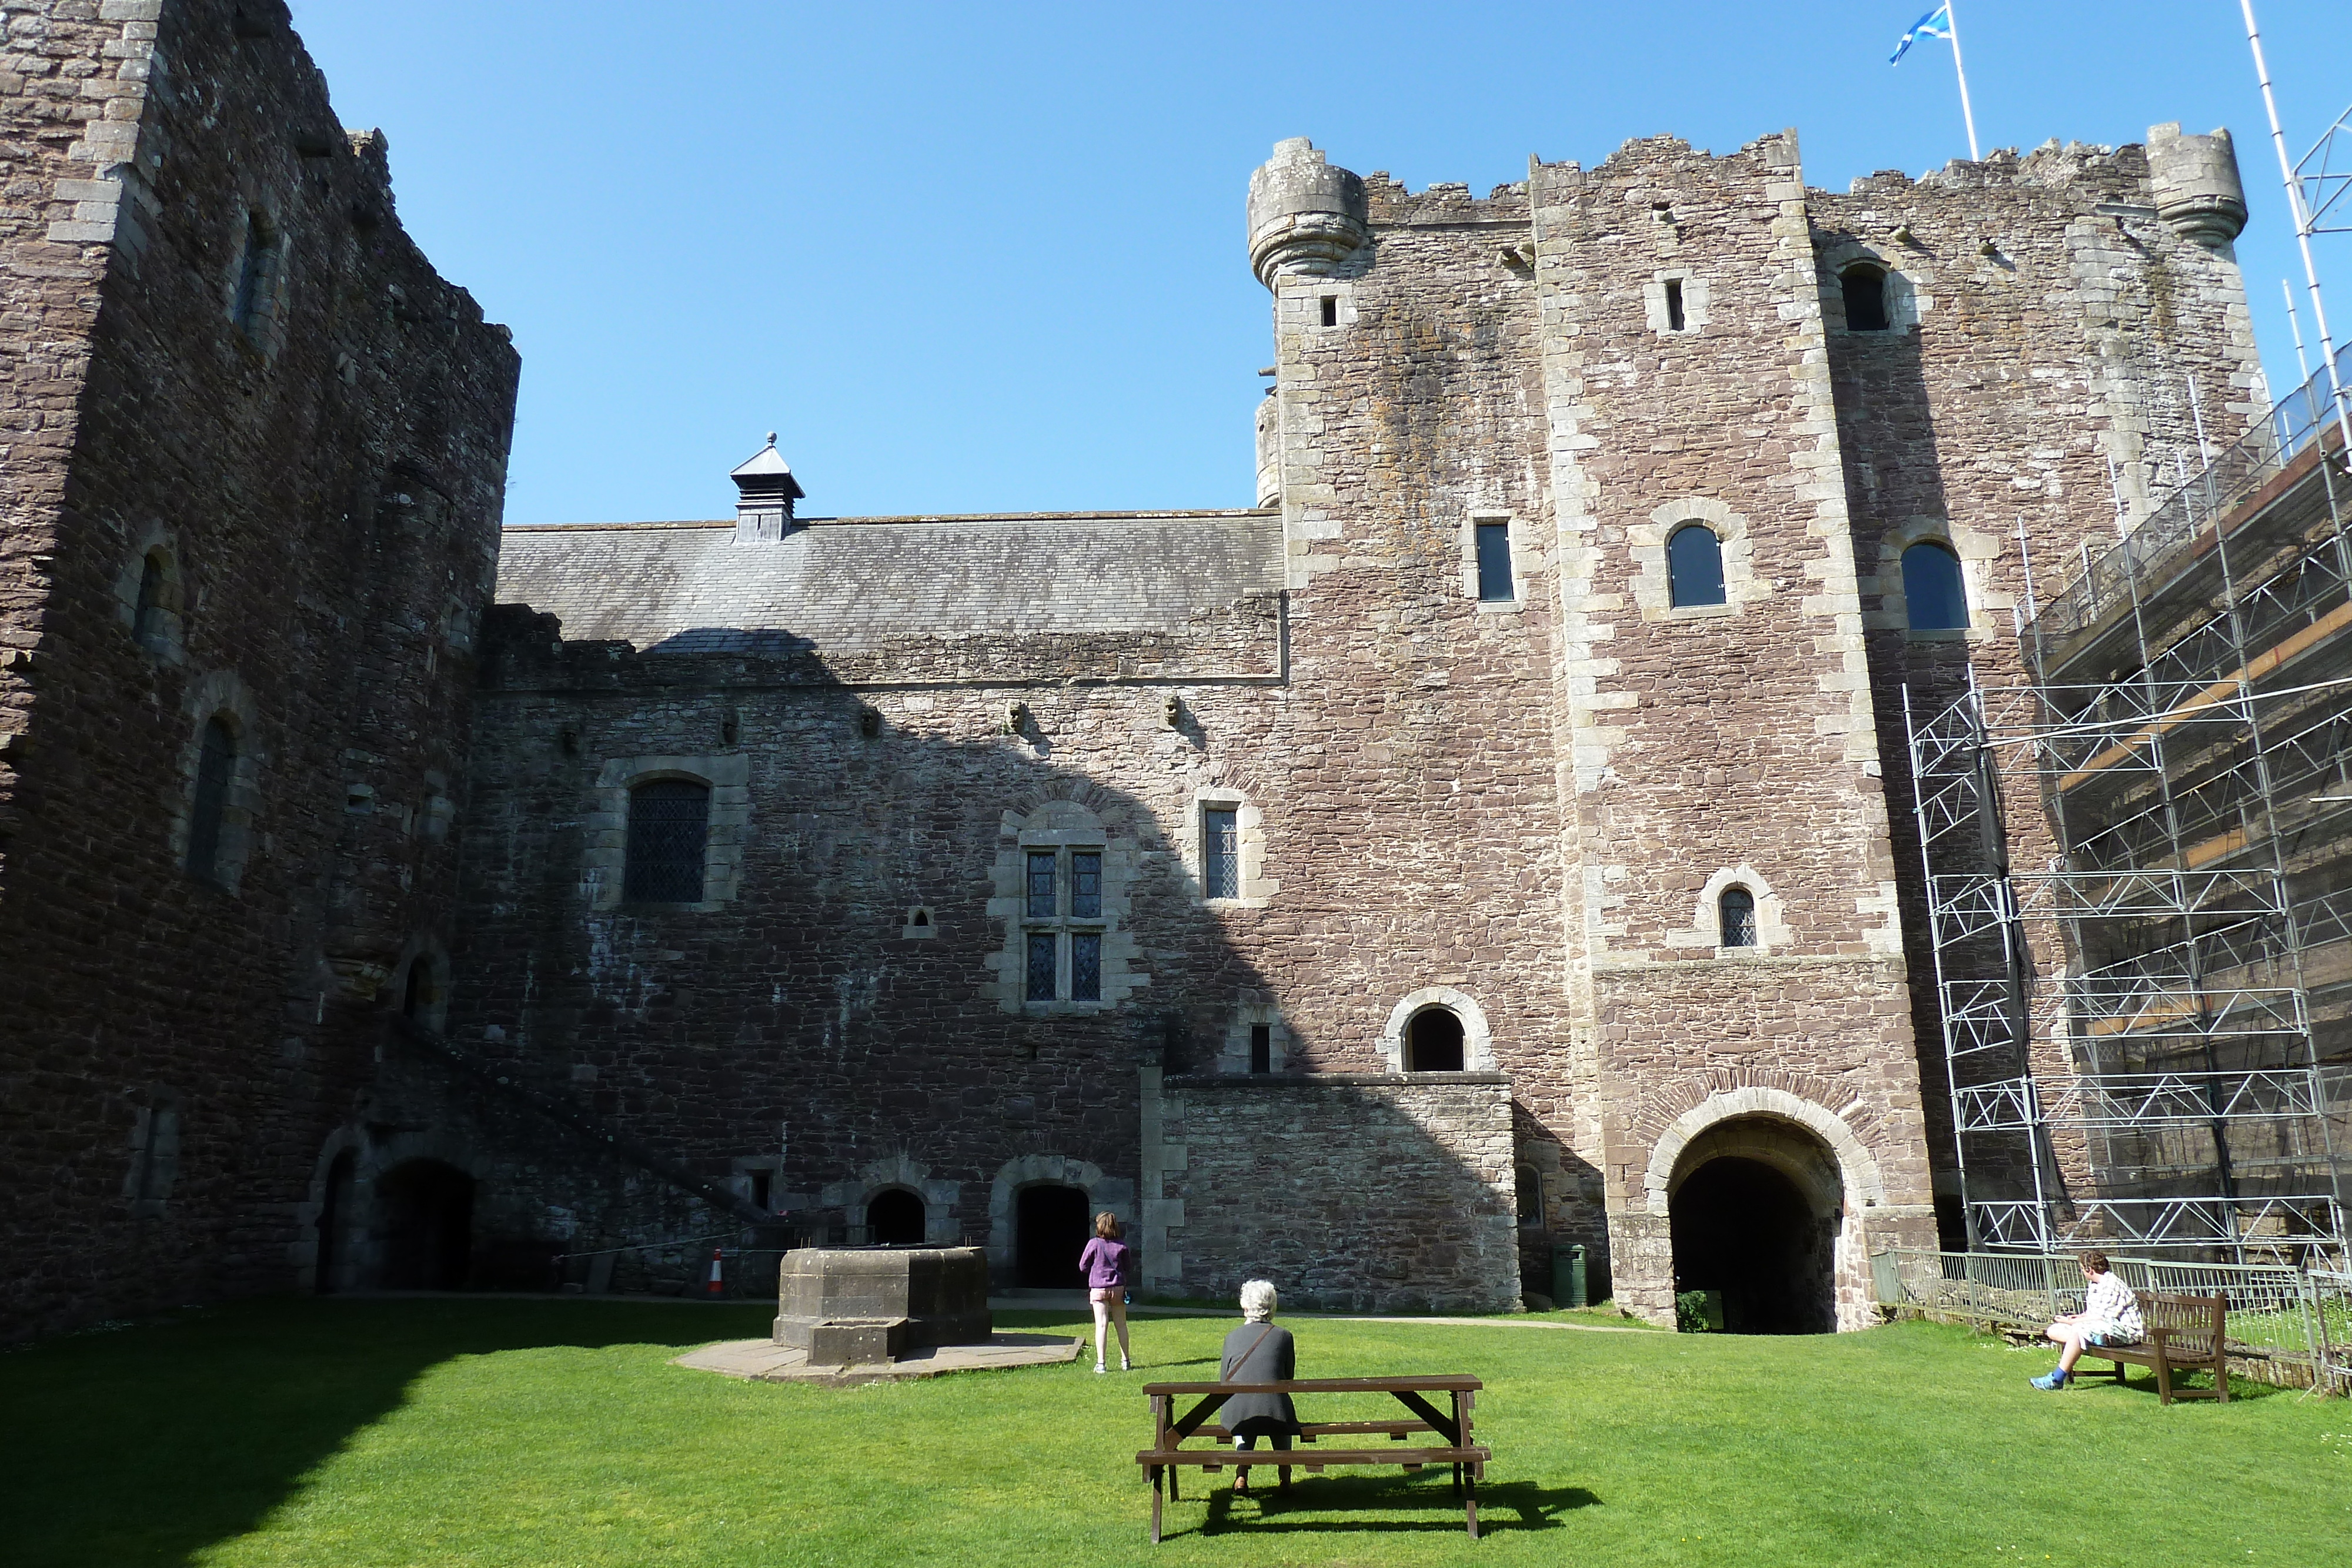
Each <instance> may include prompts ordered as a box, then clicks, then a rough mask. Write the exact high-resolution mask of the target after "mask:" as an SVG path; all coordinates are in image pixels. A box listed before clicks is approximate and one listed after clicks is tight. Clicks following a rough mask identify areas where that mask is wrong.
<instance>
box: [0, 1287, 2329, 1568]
mask: <svg viewBox="0 0 2352 1568" xmlns="http://www.w3.org/2000/svg"><path fill="white" fill-rule="evenodd" d="M767 1316H768V1314H767V1313H766V1312H764V1311H763V1310H761V1309H760V1308H757V1307H732V1306H721V1307H705V1306H700V1305H676V1304H627V1303H619V1302H606V1301H499V1300H495V1299H483V1300H480V1301H470V1300H467V1301H447V1300H415V1301H383V1300H376V1301H310V1300H285V1301H261V1302H252V1303H246V1304H241V1305H236V1306H231V1307H224V1308H217V1309H213V1310H208V1311H204V1312H187V1313H185V1314H184V1315H183V1316H182V1318H181V1319H180V1320H178V1321H173V1322H163V1323H152V1324H141V1325H137V1326H133V1327H128V1328H123V1329H121V1330H118V1331H115V1332H106V1333H83V1334H79V1335H76V1336H73V1337H70V1338H67V1339H62V1340H55V1341H50V1342H47V1343H42V1344H38V1345H36V1346H33V1347H31V1348H28V1349H23V1350H19V1351H16V1352H14V1353H11V1354H5V1355H0V1562H5V1563H8V1564H10V1565H12V1568H37V1565H43V1568H46V1565H49V1564H67V1563H71V1564H107V1565H109V1568H116V1565H122V1564H133V1563H204V1564H221V1565H229V1564H236V1565H258V1564H287V1565H299V1568H329V1565H335V1568H342V1565H359V1564H365V1565H376V1564H387V1565H388V1564H533V1565H537V1564H565V1565H572V1564H579V1565H592V1564H632V1565H635V1564H701V1563H730V1564H732V1563H743V1564H753V1563H758V1564H803V1563H806V1564H835V1563H838V1564H866V1563H876V1564H882V1563H888V1564H899V1563H913V1564H931V1563H937V1564H949V1565H952V1568H988V1565H992V1564H1000V1563H1002V1564H1014V1563H1017V1564H1024V1565H1031V1564H1052V1565H1055V1568H1060V1565H1065V1564H1066V1565H1069V1568H1080V1565H1092V1564H1111V1563H1167V1564H1182V1563H1220V1564H1224V1563H1231V1564H1253V1565H1255V1564H1276V1563H1300V1564H1340V1563H1455V1562H1460V1563H1473V1562H1475V1563H1492V1564H1507V1563H1545V1564H1559V1563H1607V1564H1612V1565H1619V1564H1651V1563H1659V1564H1665V1563H1692V1564H1697V1563H1709V1564H1717V1563H1743V1564H1745V1563H1759V1564H1784V1563H1785V1564H1810V1563H1837V1564H1864V1563H1886V1564H1902V1565H1904V1568H1920V1565H1923V1564H1927V1565H1933V1564H1944V1563H2053V1564H2059V1565H2062V1568H2072V1565H2074V1564H2084V1565H2089V1564H2098V1565H2100V1568H2111V1565H2113V1564H2116V1563H2130V1564H2133V1565H2134V1568H2155V1565H2160V1564H2172V1563H2181V1564H2213V1563H2292V1564H2297V1565H2302V1568H2310V1565H2316V1564H2321V1563H2342V1562H2346V1561H2347V1560H2352V1545H2347V1543H2352V1409H2348V1408H2347V1406H2346V1405H2345V1403H2344V1402H2342V1401H2324V1400H2318V1399H2312V1398H2305V1397H2301V1396H2297V1395H2295V1394H2293V1393H2287V1392H2282V1391H2278V1390H2273V1389H2267V1388H2261V1387H2257V1386H2255V1385H2245V1384H2242V1385H2239V1392H2240V1393H2241V1394H2242V1396H2243V1397H2242V1398H2239V1399H2235V1400H2233V1401H2232V1402H2231V1404H2229V1405H2227V1406H2216V1405H2213V1404H2211V1403H2210V1402H2203V1403H2196V1404H2188V1405H2176V1406H2172V1407H2171V1408H2169V1409H2164V1408H2160V1407H2159V1406H2158V1404H2157V1401H2156V1396H2155V1394H2154V1392H2153V1390H2152V1387H2151V1386H2149V1385H2147V1384H2145V1383H2137V1384H2135V1385H2132V1386H2130V1387H2127V1388H2124V1389H2116V1388H2115V1387H2113V1386H2110V1385H2096V1386H2093V1387H2090V1388H2086V1389H2084V1390H2081V1391H2077V1392H2072V1393H2068V1394H2063V1395H2056V1396H2052V1395H2042V1394H2037V1393H2035V1392H2034V1391H2033V1390H2032V1389H2030V1388H2028V1387H2027V1386H2026V1385H2025V1379H2026V1377H2027V1376H2028V1375H2031V1374H2032V1373H2035V1372H2040V1371H2042V1370H2044V1369H2045V1368H2046V1367H2047V1365H2048V1364H2049V1358H2048V1357H2046V1356H2043V1355H2042V1354H2027V1353H2024V1352H2020V1351H2013V1350H2010V1349H2008V1348H2006V1347H2003V1346H2001V1345H1999V1344H1997V1343H1994V1342H1991V1341H1989V1340H1985V1339H1981V1338H1979V1337H1976V1336H1973V1335H1971V1334H1969V1333H1966V1332H1964V1331H1962V1330H1959V1329H1957V1328H1950V1327H1946V1326H1943V1325H1937V1324H1928V1323H1906V1324H1899V1325H1896V1326H1894V1327H1890V1328H1885V1329H1881V1330H1878V1331H1875V1332H1874V1333H1864V1334H1847V1335H1841V1336H1837V1337H1834V1338H1830V1337H1823V1338H1811V1339H1751V1338H1731V1337H1725V1336H1717V1335H1676V1334H1669V1333H1578V1332H1574V1331H1573V1330H1543V1329H1533V1328H1524V1327H1486V1326H1475V1327H1472V1326H1445V1325H1440V1324H1421V1323H1414V1324H1389V1323H1362V1322H1325V1321H1318V1320H1314V1319H1297V1320H1293V1321H1292V1326H1293V1328H1294V1329H1295V1330H1296V1331H1297V1333H1298V1336H1299V1363H1300V1368H1299V1370H1300V1375H1302V1376H1308V1377H1329V1376H1346V1375H1363V1374H1371V1373H1377V1372H1405V1371H1422V1372H1471V1373H1475V1374H1476V1375H1478V1376H1480V1377H1482V1378H1484V1379H1485V1380H1486V1393H1485V1394H1484V1395H1483V1396H1481V1398H1480V1404H1479V1411H1478V1416H1479V1432H1480V1437H1482V1439H1484V1440H1485V1441H1486V1442H1488V1443H1489V1444H1491V1445H1492V1447H1493V1448H1494V1450H1495V1456H1496V1457H1495V1462H1494V1463H1493V1465H1492V1466H1491V1467H1489V1470H1488V1480H1487V1482H1486V1485H1485V1486H1484V1487H1483V1488H1482V1489H1481V1493H1482V1500H1483V1506H1482V1508H1481V1510H1480V1514H1481V1521H1482V1524H1483V1526H1484V1527H1485V1530H1486V1538H1485V1539H1484V1540H1482V1541H1480V1542H1476V1543H1475V1544H1474V1543H1472V1542H1469V1541H1468V1540H1466V1539H1465V1537H1464V1535H1463V1533H1462V1525H1461V1514H1460V1512H1459V1511H1458V1509H1456V1507H1455V1506H1454V1503H1453V1500H1452V1498H1451V1495H1450V1492H1449V1490H1448V1488H1447V1484H1446V1480H1445V1479H1444V1476H1443V1475H1442V1474H1437V1473H1424V1474H1423V1475H1422V1476H1420V1477H1418V1478H1415V1479H1405V1478H1404V1477H1403V1476H1402V1473H1401V1472H1398V1471H1395V1470H1389V1471H1346V1472H1343V1471H1332V1472H1329V1473H1328V1474H1327V1475H1325V1476H1322V1477H1302V1478H1301V1479H1300V1480H1299V1482H1298V1483H1297V1492H1296V1494H1295V1496H1294V1499H1293V1500H1291V1501H1290V1502H1288V1503H1287V1504H1285V1505H1282V1506H1278V1507H1276V1508H1272V1509H1264V1510H1262V1508H1261V1505H1260V1503H1259V1502H1258V1501H1256V1500H1240V1501H1235V1500H1233V1499H1231V1498H1230V1497H1229V1496H1228V1495H1227V1493H1226V1490H1225V1488H1226V1487H1227V1486H1228V1485H1229V1484H1230V1481H1231V1479H1232V1473H1231V1472H1230V1471H1227V1472H1225V1473H1223V1474H1222V1475H1219V1476H1217V1477H1214V1478H1209V1479H1211V1480H1213V1483H1214V1487H1213V1490H1212V1491H1211V1492H1210V1499H1209V1500H1207V1501H1205V1502H1204V1501H1202V1500H1201V1497H1200V1490H1201V1479H1200V1478H1198V1477H1197V1476H1196V1475H1193V1474H1188V1475H1187V1476H1186V1478H1185V1479H1186V1495H1185V1499H1184V1500H1183V1501H1181V1502H1179V1503H1176V1504H1173V1505H1171V1509H1170V1514H1169V1521H1168V1523H1169V1529H1170V1531H1171V1535H1170V1538H1169V1540H1168V1541H1167V1542H1166V1543H1165V1544H1163V1545H1162V1546H1160V1547H1159V1548H1158V1549H1156V1550H1154V1549H1153V1548H1151V1547H1150V1546H1149V1545H1148V1544H1147V1543H1146V1539H1145V1519H1146V1517H1147V1511H1148V1502H1149V1493H1148V1490H1147V1489H1146V1488H1145V1487H1144V1486H1143V1484H1142V1482H1141V1480H1140V1479H1139V1475H1138V1470H1137V1466H1136V1465H1135V1463H1134V1458H1133V1455H1134V1452H1135V1450H1136V1449H1137V1448H1139V1447H1140V1446H1142V1444H1143V1443H1144V1441H1145V1440H1146V1438H1147V1437H1148V1435H1149V1418H1148V1414H1147V1410H1146V1406H1145V1402H1144V1400H1143V1398H1142V1396H1140V1394H1139V1393H1138V1392H1137V1390H1138V1388H1139V1386H1140V1385H1141V1384H1142V1383H1144V1382H1145V1381H1147V1380H1149V1379H1171V1380H1172V1379H1180V1378H1182V1379H1190V1378H1199V1377H1211V1376H1213V1375H1215V1356H1216V1350H1217V1344H1218V1341H1219V1338H1220V1336H1221V1335H1222V1334H1223V1333H1224V1331H1225V1330H1226V1329H1227V1328H1228V1327H1230V1326H1231V1323H1230V1322H1228V1321H1221V1320H1211V1319H1200V1318H1171V1319H1150V1318H1144V1319H1139V1320H1138V1322H1137V1324H1136V1334H1137V1341H1138V1343H1137V1349H1138V1351H1139V1355H1138V1361H1139V1367H1138V1370H1137V1371H1136V1372H1135V1373H1134V1374H1132V1375H1128V1376H1126V1377H1121V1376H1120V1375H1118V1374H1116V1373H1114V1374H1112V1375H1108V1376H1106V1377H1097V1376H1096V1375H1094V1374H1093V1371H1092V1356H1091V1355H1090V1354H1089V1355H1088V1356H1087V1358H1086V1359H1085V1360H1084V1361H1083V1362H1081V1363H1079V1364H1075V1365H1064V1366H1053V1367H1039V1368H1031V1369H1026V1370H1023V1371H1016V1372H1004V1373H979V1374H967V1375H960V1376H952V1377H946V1378H940V1379H938V1380H935V1381H930V1382H921V1383H907V1384H897V1385H868V1386H865V1387H858V1388H845V1389H834V1388H817V1387H806V1386H795V1385H760V1384H743V1383H736V1382H731V1381H729V1380H726V1379H722V1378H719V1377H717V1376H714V1375H709V1374H707V1373H698V1372H693V1371H688V1370H687V1369H685V1368H682V1367H677V1366H672V1365H670V1364H669V1358H670V1357H672V1356H674V1355H676V1354H678V1353H679V1352H680V1351H682V1350H685V1349H688V1348H690V1347H692V1346H694V1345H696V1344H699V1343H707V1342H709V1341H710V1340H714V1339H730V1338H746V1337H751V1336H753V1335H756V1334H760V1333H764V1332H765V1328H766V1322H767ZM999 1326H1001V1327H1005V1328H1037V1327H1048V1328H1056V1329H1069V1330H1072V1331H1076V1329H1077V1328H1078V1327H1079V1324H1078V1323H1077V1322H1076V1320H1075V1319H1074V1318H1072V1317H1070V1316H1067V1315H1062V1314H1052V1313H1020V1314H1011V1313H1006V1314H1000V1316H999ZM1381 1403H1382V1404H1383V1405H1385V1403H1386V1402H1385V1401H1383V1402H1381ZM1311 1408H1312V1410H1314V1411H1316V1412H1323V1413H1327V1414H1336V1412H1337V1406H1336V1404H1335V1403H1333V1402H1329V1401H1325V1402H1322V1403H1318V1404H1317V1405H1315V1406H1312V1407H1311ZM1391 1408H1392V1406H1391ZM1366 1413H1367V1414H1369V1413H1370V1410H1369V1408H1368V1409H1367V1412H1366ZM1271 1480H1272V1477H1271V1476H1270V1475H1269V1474H1267V1473H1266V1472H1263V1471H1261V1472H1259V1478H1254V1484H1263V1483H1270V1482H1271Z"/></svg>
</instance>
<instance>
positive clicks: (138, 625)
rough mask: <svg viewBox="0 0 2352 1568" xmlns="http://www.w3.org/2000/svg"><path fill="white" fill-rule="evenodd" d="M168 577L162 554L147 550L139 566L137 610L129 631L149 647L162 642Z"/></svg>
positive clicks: (157, 551) (161, 552)
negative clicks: (164, 593)
mask: <svg viewBox="0 0 2352 1568" xmlns="http://www.w3.org/2000/svg"><path fill="white" fill-rule="evenodd" d="M168 577H169V569H168V568H166V567H165V566H164V564H163V551H161V550H149V551H148V552H147V559H145V560H143V561H142V562H140V564H139V608H138V611H137V612H136V613H135V614H134V615H133V616H132V617H131V635H132V636H134V637H136V638H138V639H139V641H141V642H142V643H147V644H148V645H150V646H151V647H152V646H153V645H154V644H156V643H161V642H163V640H164V628H163V586H164V583H165V581H166V580H167V579H168Z"/></svg>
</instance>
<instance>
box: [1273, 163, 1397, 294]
mask: <svg viewBox="0 0 2352 1568" xmlns="http://www.w3.org/2000/svg"><path fill="white" fill-rule="evenodd" d="M1370 237H1371V230H1370V228H1369V227H1368V226H1367V225H1366V223H1365V221H1364V183H1363V181H1361V180H1360V179H1358V178H1357V177H1356V176H1355V175H1353V174H1351V173H1349V172H1348V171H1347V170H1345V169H1339V168H1334V167H1333V166H1332V165H1330V164H1329V163H1327V162H1324V161H1323V154H1322V153H1320V152H1317V151H1316V149H1315V144H1314V143H1313V142H1311V141H1307V138H1305V137H1304V136H1294V137H1292V138H1291V139H1290V140H1289V141H1277V142H1276V143H1275V144H1274V156H1273V158H1271V159H1270V160H1268V161H1267V162H1265V164H1264V165H1263V166H1262V167H1260V168H1259V169H1258V171H1257V172H1255V173H1254V174H1252V175H1251V176H1250V188H1249V248H1250V270H1251V271H1253V272H1255V273H1256V274H1257V280H1258V281H1259V282H1260V283H1263V284H1265V286H1266V287H1268V288H1271V287H1274V280H1275V278H1276V277H1278V276H1279V275H1281V274H1283V273H1303V274H1306V275H1307V276H1308V277H1321V276H1323V275H1325V274H1328V273H1329V272H1330V271H1331V270H1332V269H1333V268H1334V267H1338V266H1339V264H1340V263H1341V262H1344V261H1346V260H1347V259H1348V258H1349V256H1353V255H1354V254H1355V253H1356V251H1357V249H1358V248H1359V247H1360V246H1362V245H1363V244H1364V243H1365V241H1367V240H1368V239H1370Z"/></svg>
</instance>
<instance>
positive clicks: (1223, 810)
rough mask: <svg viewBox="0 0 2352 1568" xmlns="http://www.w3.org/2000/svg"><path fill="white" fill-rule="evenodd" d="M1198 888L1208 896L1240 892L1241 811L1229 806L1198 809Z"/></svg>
mask: <svg viewBox="0 0 2352 1568" xmlns="http://www.w3.org/2000/svg"><path fill="white" fill-rule="evenodd" d="M1201 890H1202V894H1203V895H1204V896H1206V897H1209V898H1239V897H1240V896H1241V895H1242V834H1241V812H1240V811H1238V810H1235V809H1234V808H1233V807H1231V806H1207V807H1203V808H1202V811H1201Z"/></svg>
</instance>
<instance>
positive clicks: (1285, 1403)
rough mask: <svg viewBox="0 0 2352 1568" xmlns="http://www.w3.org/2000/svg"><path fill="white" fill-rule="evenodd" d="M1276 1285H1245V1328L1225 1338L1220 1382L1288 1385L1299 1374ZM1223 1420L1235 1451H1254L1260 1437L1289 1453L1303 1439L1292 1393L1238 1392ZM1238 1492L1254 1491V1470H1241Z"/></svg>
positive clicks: (1286, 1476)
mask: <svg viewBox="0 0 2352 1568" xmlns="http://www.w3.org/2000/svg"><path fill="white" fill-rule="evenodd" d="M1275 1304H1276V1296H1275V1293H1274V1285H1273V1283H1272V1282H1271V1281H1265V1280H1252V1281H1249V1282H1248V1283H1247V1284H1245V1285H1244V1286H1243V1287H1242V1320H1243V1321H1242V1326H1241V1327H1239V1328H1237V1329H1235V1330H1234V1332H1233V1333H1229V1334H1227V1335H1226V1336H1225V1354H1224V1358H1223V1360H1222V1361H1221V1362H1219V1363H1218V1365H1217V1381H1218V1382H1220V1383H1288V1382H1289V1381H1291V1380H1292V1379H1293V1378H1295V1377H1297V1375H1298V1344H1297V1341H1296V1340H1293V1339H1292V1338H1291V1337H1290V1331H1289V1330H1288V1329H1279V1328H1276V1327H1275V1326H1274V1309H1275ZM1222 1419H1223V1422H1224V1426H1225V1429H1226V1430H1227V1431H1229V1432H1231V1433H1232V1434H1233V1435H1234V1448H1235V1449H1237V1450H1239V1449H1246V1448H1255V1447H1256V1446H1257V1440H1258V1439H1259V1438H1260V1437H1271V1438H1273V1439H1274V1446H1275V1447H1276V1448H1281V1449H1288V1448H1289V1447H1290V1440H1291V1438H1293V1437H1297V1435H1298V1411H1297V1407H1296V1406H1293V1405H1292V1404H1291V1403H1290V1396H1289V1395H1287V1394H1236V1395H1234V1396H1232V1397H1231V1398H1229V1399H1227V1400H1226V1401H1225V1403H1224V1407H1223V1412H1222ZM1289 1488H1290V1467H1289V1466H1288V1465H1285V1466H1283V1467H1282V1489H1283V1490H1289ZM1234 1490H1235V1491H1247V1490H1249V1472H1248V1471H1247V1470H1244V1469H1235V1470H1234Z"/></svg>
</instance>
